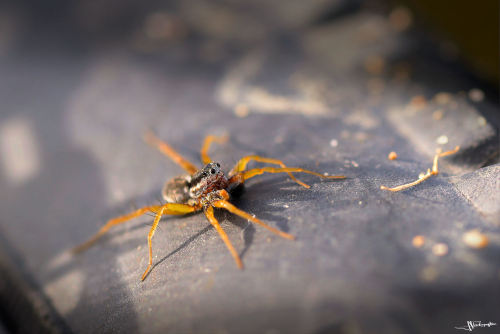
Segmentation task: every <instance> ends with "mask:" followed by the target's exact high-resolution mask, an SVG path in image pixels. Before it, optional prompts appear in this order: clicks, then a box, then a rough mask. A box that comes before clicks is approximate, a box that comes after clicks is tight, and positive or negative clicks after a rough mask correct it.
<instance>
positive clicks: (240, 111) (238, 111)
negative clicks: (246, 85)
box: [234, 103, 250, 118]
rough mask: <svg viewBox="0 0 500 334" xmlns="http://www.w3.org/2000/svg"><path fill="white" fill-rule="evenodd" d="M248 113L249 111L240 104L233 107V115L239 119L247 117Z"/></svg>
mask: <svg viewBox="0 0 500 334" xmlns="http://www.w3.org/2000/svg"><path fill="white" fill-rule="evenodd" d="M249 112H250V111H249V109H248V106H247V105H246V104H243V103H240V104H237V105H236V106H235V107H234V114H235V115H236V116H238V117H240V118H244V117H247V116H248V114H249Z"/></svg>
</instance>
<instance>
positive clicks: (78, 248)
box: [71, 205, 161, 253]
mask: <svg viewBox="0 0 500 334" xmlns="http://www.w3.org/2000/svg"><path fill="white" fill-rule="evenodd" d="M160 208H161V205H153V206H145V207H143V208H140V209H137V210H135V211H133V212H131V213H128V214H126V215H123V216H119V217H115V218H112V219H110V220H108V222H107V223H106V224H105V225H104V226H102V227H101V228H100V229H99V231H97V233H96V234H95V235H94V236H93V237H91V238H90V239H89V240H87V241H85V242H84V243H83V244H81V245H79V246H76V247H75V248H73V249H72V250H71V252H72V253H80V252H82V251H84V250H86V249H87V248H89V247H90V246H92V245H93V244H94V243H95V242H96V241H97V240H99V238H101V237H102V236H103V235H104V234H105V233H106V232H108V230H109V229H110V228H111V227H113V226H115V225H119V224H123V223H125V222H126V221H128V220H130V219H132V218H135V217H139V216H142V215H143V214H145V213H147V212H151V211H156V210H159V209H160Z"/></svg>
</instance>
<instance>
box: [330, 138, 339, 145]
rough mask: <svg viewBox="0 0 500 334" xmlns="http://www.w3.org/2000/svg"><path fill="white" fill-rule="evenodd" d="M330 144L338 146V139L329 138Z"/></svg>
mask: <svg viewBox="0 0 500 334" xmlns="http://www.w3.org/2000/svg"><path fill="white" fill-rule="evenodd" d="M330 146H331V147H337V146H339V141H338V140H337V139H332V140H330Z"/></svg>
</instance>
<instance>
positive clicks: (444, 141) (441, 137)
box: [436, 135, 448, 145]
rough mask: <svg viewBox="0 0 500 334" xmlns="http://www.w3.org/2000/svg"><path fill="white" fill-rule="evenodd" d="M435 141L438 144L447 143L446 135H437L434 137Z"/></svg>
mask: <svg viewBox="0 0 500 334" xmlns="http://www.w3.org/2000/svg"><path fill="white" fill-rule="evenodd" d="M436 143H438V144H439V145H445V144H448V137H447V136H445V135H442V136H439V137H437V139H436Z"/></svg>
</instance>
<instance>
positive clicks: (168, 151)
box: [144, 131, 198, 174]
mask: <svg viewBox="0 0 500 334" xmlns="http://www.w3.org/2000/svg"><path fill="white" fill-rule="evenodd" d="M144 141H146V143H148V144H149V145H151V146H154V147H156V148H157V149H158V150H160V152H162V153H163V154H165V155H166V156H168V157H169V158H170V159H172V161H174V162H175V163H176V164H178V165H180V166H181V167H182V168H184V169H185V170H186V171H187V172H189V174H194V173H196V172H197V171H198V168H197V167H196V166H195V165H193V164H192V163H191V162H189V161H188V160H186V159H184V158H183V157H182V156H181V155H180V154H179V153H177V152H176V151H175V150H174V149H173V148H172V147H170V145H168V144H167V143H165V142H164V141H162V140H161V139H160V138H158V137H157V136H156V135H155V134H154V133H153V132H151V131H147V132H146V134H145V135H144Z"/></svg>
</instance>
